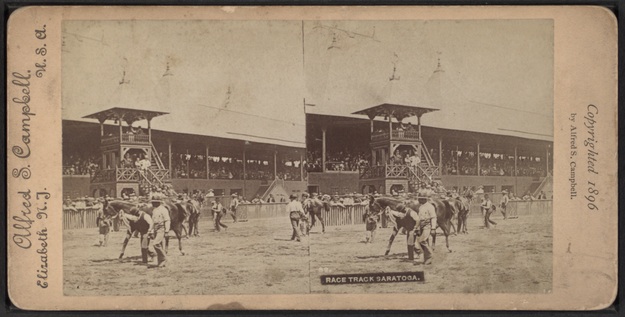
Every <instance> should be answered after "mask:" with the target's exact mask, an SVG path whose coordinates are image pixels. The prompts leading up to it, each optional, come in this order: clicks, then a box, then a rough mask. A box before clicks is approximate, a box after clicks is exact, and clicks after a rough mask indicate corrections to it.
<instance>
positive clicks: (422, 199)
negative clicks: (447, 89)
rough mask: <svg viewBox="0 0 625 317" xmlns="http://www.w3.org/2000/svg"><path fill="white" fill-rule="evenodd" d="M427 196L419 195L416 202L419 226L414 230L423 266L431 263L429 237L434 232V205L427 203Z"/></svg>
mask: <svg viewBox="0 0 625 317" xmlns="http://www.w3.org/2000/svg"><path fill="white" fill-rule="evenodd" d="M429 198H430V197H429V196H428V195H427V193H426V194H422V193H419V194H418V195H417V200H418V201H419V212H418V213H419V218H420V222H419V226H417V228H415V231H416V239H417V243H418V244H419V247H420V248H421V250H422V251H423V264H431V263H432V249H431V247H430V236H431V234H432V232H433V231H434V232H435V231H436V221H437V220H436V210H435V209H434V205H432V204H431V203H430V202H429Z"/></svg>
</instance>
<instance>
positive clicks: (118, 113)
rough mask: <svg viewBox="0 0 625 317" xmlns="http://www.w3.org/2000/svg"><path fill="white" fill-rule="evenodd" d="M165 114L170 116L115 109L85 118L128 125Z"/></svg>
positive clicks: (157, 112) (136, 110) (148, 111)
mask: <svg viewBox="0 0 625 317" xmlns="http://www.w3.org/2000/svg"><path fill="white" fill-rule="evenodd" d="M165 114H168V112H161V111H150V110H139V109H129V108H118V107H115V108H110V109H107V110H104V111H99V112H96V113H92V114H90V115H86V116H84V117H83V118H87V119H96V120H98V121H100V122H105V121H107V120H123V121H126V122H127V123H128V124H132V123H133V122H135V121H139V120H152V118H155V117H158V116H162V115H165Z"/></svg>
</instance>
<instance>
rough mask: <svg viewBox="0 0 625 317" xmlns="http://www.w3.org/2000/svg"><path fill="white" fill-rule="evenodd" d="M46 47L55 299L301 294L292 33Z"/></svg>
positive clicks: (119, 35)
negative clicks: (56, 116)
mask: <svg viewBox="0 0 625 317" xmlns="http://www.w3.org/2000/svg"><path fill="white" fill-rule="evenodd" d="M62 39H63V42H62V80H63V81H62V83H63V84H62V107H63V122H62V126H63V145H62V148H63V196H64V204H63V264H64V278H63V280H64V294H65V295H69V296H81V295H82V296H86V295H137V287H139V286H140V288H141V294H145V295H150V294H171V295H175V294H220V293H221V294H255V293H268V294H289V293H308V292H309V285H308V283H309V276H308V269H309V268H308V266H309V261H308V255H309V251H308V246H307V243H306V241H305V239H306V237H305V234H306V232H305V231H306V229H305V228H303V227H302V229H304V232H302V231H301V230H299V224H297V222H298V221H293V220H292V219H291V218H293V217H289V215H288V214H287V213H288V211H287V209H288V208H285V206H291V208H292V209H294V210H297V209H301V203H299V202H298V201H299V200H300V198H301V195H302V193H304V192H305V191H306V181H305V179H306V170H305V168H304V161H305V155H306V153H305V133H306V131H305V130H306V129H305V111H304V107H305V100H304V99H303V96H304V78H303V76H304V75H303V71H304V70H303V54H302V23H301V21H197V20H196V21H64V22H63V37H62ZM261 205H262V209H261V208H260V206H261ZM298 206H299V208H298ZM302 212H303V210H302ZM251 221H252V222H253V225H252V224H251ZM296 229H297V230H296ZM276 244H278V245H279V247H278V248H276ZM263 245H264V246H265V247H266V249H264V247H263ZM269 246H271V247H269ZM276 253H283V254H284V255H288V256H286V257H285V256H279V254H276ZM278 259H279V260H278ZM164 271H166V272H167V273H166V274H164V273H163V272H164Z"/></svg>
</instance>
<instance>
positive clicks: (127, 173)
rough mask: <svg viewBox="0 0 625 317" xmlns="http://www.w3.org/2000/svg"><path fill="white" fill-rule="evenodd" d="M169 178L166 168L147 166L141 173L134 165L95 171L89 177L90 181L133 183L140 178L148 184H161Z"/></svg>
mask: <svg viewBox="0 0 625 317" xmlns="http://www.w3.org/2000/svg"><path fill="white" fill-rule="evenodd" d="M170 179H171V175H169V170H168V169H157V168H148V169H146V170H145V171H144V172H143V176H142V173H141V171H140V170H139V169H137V168H134V167H118V168H111V169H104V170H99V171H96V172H95V173H94V174H93V177H92V178H91V182H92V183H107V182H124V183H135V182H140V181H142V180H146V181H148V182H149V183H150V184H155V185H163V184H164V183H166V182H168V181H169V180H170Z"/></svg>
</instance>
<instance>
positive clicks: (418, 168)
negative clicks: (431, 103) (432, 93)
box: [354, 103, 440, 194]
mask: <svg viewBox="0 0 625 317" xmlns="http://www.w3.org/2000/svg"><path fill="white" fill-rule="evenodd" d="M437 110H438V109H434V108H424V107H415V106H408V105H397V104H388V103H385V104H381V105H378V106H375V107H371V108H367V109H364V110H360V111H357V112H355V113H354V114H360V115H366V116H368V117H369V120H371V141H370V143H369V144H370V147H371V164H370V166H368V167H366V168H363V169H361V171H360V188H363V187H367V188H369V190H368V192H370V193H372V192H374V191H377V192H378V193H380V194H391V191H392V190H395V191H399V190H414V189H416V188H417V186H419V185H420V184H421V183H424V182H427V183H430V182H432V181H433V180H435V179H440V170H439V166H438V165H437V164H435V163H434V161H433V160H432V157H431V155H430V152H429V151H428V149H427V147H426V145H425V143H424V142H423V139H422V138H421V117H422V116H423V115H424V114H426V113H428V112H432V111H437ZM413 116H416V117H417V127H416V128H414V127H413V126H412V125H403V124H402V123H401V122H402V120H403V119H405V118H409V117H413ZM376 117H383V118H385V119H386V120H388V129H381V130H377V131H374V128H373V126H374V125H373V120H374V119H375V118H376ZM393 119H395V120H396V122H397V123H396V124H394V123H393ZM406 154H412V155H411V156H410V159H409V160H408V161H406V160H405V155H406ZM400 156H401V158H400Z"/></svg>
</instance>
